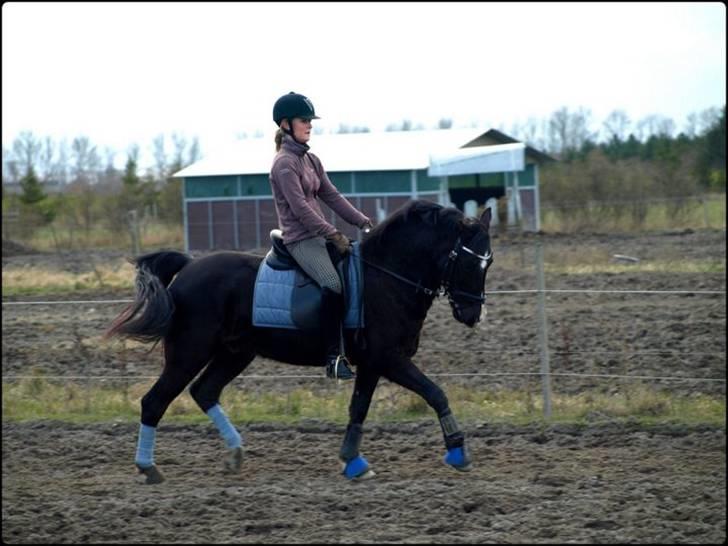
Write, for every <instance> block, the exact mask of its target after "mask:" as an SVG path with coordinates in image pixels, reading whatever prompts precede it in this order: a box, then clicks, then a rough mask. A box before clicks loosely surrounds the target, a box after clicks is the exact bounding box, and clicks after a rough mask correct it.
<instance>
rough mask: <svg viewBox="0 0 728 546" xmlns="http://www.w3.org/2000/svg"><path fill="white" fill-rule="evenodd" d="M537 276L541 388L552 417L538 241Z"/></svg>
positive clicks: (545, 411)
mask: <svg viewBox="0 0 728 546" xmlns="http://www.w3.org/2000/svg"><path fill="white" fill-rule="evenodd" d="M536 276H537V277H538V278H537V283H538V342H539V348H540V354H541V390H542V392H543V415H544V417H545V418H546V419H550V418H551V368H550V364H549V347H548V332H547V327H546V293H545V291H544V290H545V285H546V282H545V280H544V267H543V245H542V243H541V241H540V240H537V241H536Z"/></svg>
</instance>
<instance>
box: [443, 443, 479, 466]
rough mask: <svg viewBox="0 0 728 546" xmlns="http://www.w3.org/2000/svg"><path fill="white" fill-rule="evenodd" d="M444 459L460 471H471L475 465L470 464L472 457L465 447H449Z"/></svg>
mask: <svg viewBox="0 0 728 546" xmlns="http://www.w3.org/2000/svg"><path fill="white" fill-rule="evenodd" d="M444 461H445V464H447V465H450V466H452V467H453V468H454V469H455V470H459V471H460V472H470V471H471V470H472V469H473V465H472V464H470V457H469V456H468V454H467V451H466V450H465V448H464V447H454V448H452V449H448V450H447V454H446V455H445V458H444Z"/></svg>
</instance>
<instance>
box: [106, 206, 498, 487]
mask: <svg viewBox="0 0 728 546" xmlns="http://www.w3.org/2000/svg"><path fill="white" fill-rule="evenodd" d="M490 219H491V212H490V209H486V210H485V212H484V213H483V215H482V216H481V217H480V219H479V220H476V219H469V218H465V217H464V216H463V214H462V213H461V212H459V211H458V210H457V209H454V208H443V207H441V206H440V205H436V204H433V203H430V202H427V201H413V202H410V203H408V204H407V205H405V206H404V207H402V208H401V209H399V210H398V211H397V212H395V213H394V214H392V215H391V216H390V217H389V218H388V219H387V220H386V221H384V222H383V223H381V224H380V225H378V226H377V227H376V228H374V229H373V230H372V231H371V233H369V234H368V235H366V236H365V239H364V241H363V242H362V243H361V245H360V252H361V256H362V260H363V262H364V272H363V280H364V294H365V299H364V302H363V307H364V318H365V322H366V327H365V328H363V329H362V330H361V331H359V332H356V334H357V335H356V336H355V332H354V331H353V330H346V334H345V342H346V351H347V355H348V357H349V359H350V361H351V362H352V363H353V364H354V365H355V366H356V369H357V375H356V380H355V384H354V389H353V393H352V397H351V404H350V407H349V425H348V427H347V429H346V434H345V436H344V440H343V444H342V447H341V450H340V453H339V456H340V458H341V460H342V462H343V463H344V471H343V474H344V476H346V477H347V478H349V479H357V478H363V477H368V476H371V475H372V472H371V471H370V470H369V464H368V463H367V461H366V459H364V457H363V456H361V454H360V453H359V446H360V443H361V438H362V424H363V422H364V419H365V418H366V416H367V412H368V410H369V405H370V402H371V399H372V394H373V393H374V389H375V388H376V386H377V382H378V381H379V378H380V377H385V378H387V379H388V380H390V381H392V382H394V383H397V384H399V385H401V386H403V387H405V388H406V389H409V390H411V391H413V392H416V393H417V394H419V395H420V396H421V397H422V398H424V400H425V401H426V402H427V403H428V404H429V405H430V406H431V407H432V409H433V410H435V412H436V413H437V416H438V419H439V422H440V425H441V428H442V432H443V436H444V440H445V447H446V450H447V453H446V454H445V462H446V463H447V464H449V465H451V466H453V467H454V468H456V469H458V470H462V471H466V470H469V469H470V466H471V460H470V457H469V454H468V451H467V449H466V445H465V437H464V435H463V432H462V431H461V429H460V427H459V426H458V424H457V422H456V420H455V418H454V416H453V415H452V412H451V411H450V407H449V404H448V399H447V396H446V395H445V393H444V392H443V390H442V389H441V388H440V387H438V386H437V385H436V384H435V383H433V382H432V381H431V380H430V379H429V378H428V377H427V376H425V374H423V373H422V372H421V371H420V370H419V369H418V368H417V366H416V365H415V364H414V363H413V362H412V357H413V356H414V355H415V353H416V352H417V346H418V343H419V336H420V331H421V330H422V326H423V324H424V321H425V317H426V315H427V312H428V310H429V309H430V307H431V305H432V302H433V300H434V298H435V297H436V296H438V295H440V294H444V295H447V296H448V298H449V301H450V305H451V307H452V312H453V316H454V317H455V319H456V320H457V321H459V322H461V323H464V324H466V325H467V326H470V327H472V326H474V325H475V324H476V323H477V322H478V321H479V320H480V315H481V312H482V306H483V304H484V302H485V293H484V288H485V277H486V273H487V271H488V267H489V266H490V264H491V262H492V253H491V248H490V236H489V233H488V226H489V224H490ZM261 260H262V258H261V257H260V256H255V255H252V254H247V253H243V252H219V253H215V254H211V255H208V256H205V257H203V258H199V259H192V258H190V257H189V256H187V255H185V254H182V253H180V252H174V251H163V252H156V253H153V254H147V255H144V256H141V257H138V258H136V260H135V262H136V266H137V279H136V288H137V293H136V297H135V301H134V303H132V304H131V305H130V306H129V307H128V308H127V309H126V310H125V311H123V312H122V313H121V314H120V315H119V317H117V318H116V320H115V321H114V323H113V324H112V326H111V328H110V330H109V332H108V334H109V335H120V336H126V337H130V338H133V339H137V340H141V341H146V342H152V341H158V340H162V341H163V343H164V359H165V363H164V369H163V371H162V374H161V376H160V377H159V379H158V380H157V382H156V383H155V384H154V385H153V386H152V388H151V389H150V390H149V392H148V393H147V394H146V395H145V396H144V397H143V398H142V411H141V425H140V431H139V443H138V446H137V455H136V460H135V462H136V464H137V467H138V468H139V470H140V471H141V472H143V473H144V474H145V475H146V478H147V483H158V482H160V481H162V479H163V478H162V475H161V473H160V472H159V470H158V469H157V467H156V466H155V464H154V442H155V435H156V427H157V425H158V423H159V421H160V420H161V419H162V416H163V415H164V413H165V411H166V410H167V407H168V406H169V404H170V403H171V402H172V401H173V400H174V399H175V398H176V397H177V396H178V395H179V394H180V393H181V392H182V390H183V389H184V388H185V387H186V386H187V385H188V384H189V383H190V382H191V381H192V380H193V379H194V378H195V376H197V375H198V374H199V373H200V371H201V370H203V368H204V372H202V374H200V376H199V378H197V380H195V381H194V383H193V384H192V385H191V387H190V393H191V395H192V397H193V398H194V400H195V401H196V402H197V404H198V405H199V406H200V408H201V409H202V411H204V412H205V413H207V415H208V416H209V417H210V419H211V420H212V421H213V422H214V423H215V425H216V426H217V427H218V429H219V431H220V433H221V436H222V437H223V439H224V440H225V442H226V444H227V446H228V448H229V449H230V453H231V456H230V458H229V460H228V461H227V463H226V464H227V465H228V468H229V469H230V470H233V471H239V470H240V468H241V464H242V454H243V453H242V443H241V438H240V434H239V433H238V432H237V430H236V429H235V427H234V426H233V425H232V424H231V423H230V420H229V419H228V418H227V416H226V415H225V413H224V411H223V410H222V408H221V407H220V402H219V400H220V394H221V392H222V390H223V388H224V387H225V386H226V385H227V384H228V383H230V381H232V380H233V378H235V377H236V376H237V375H238V374H240V373H241V372H242V371H243V370H244V369H245V368H246V367H247V366H248V364H250V362H251V361H252V360H253V359H254V358H255V356H256V355H262V356H264V357H267V358H271V359H274V360H278V361H281V362H287V363H290V364H298V365H322V364H321V363H323V361H324V359H323V356H324V345H323V343H322V341H321V337H320V336H316V335H312V333H311V332H310V331H306V332H304V331H300V330H289V329H278V328H257V327H253V325H252V320H251V317H252V304H253V292H254V285H255V280H256V273H257V271H258V268H259V267H260V264H261ZM173 280H174V282H172V281H173Z"/></svg>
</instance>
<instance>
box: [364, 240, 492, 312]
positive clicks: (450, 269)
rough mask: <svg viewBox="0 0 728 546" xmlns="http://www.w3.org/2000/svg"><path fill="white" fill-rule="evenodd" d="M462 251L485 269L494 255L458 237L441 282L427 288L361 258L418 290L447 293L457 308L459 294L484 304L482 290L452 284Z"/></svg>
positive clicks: (435, 294) (460, 297) (466, 298)
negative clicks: (466, 289)
mask: <svg viewBox="0 0 728 546" xmlns="http://www.w3.org/2000/svg"><path fill="white" fill-rule="evenodd" d="M460 251H465V252H466V253H468V254H470V255H471V256H474V257H476V258H477V259H478V260H479V261H480V264H481V265H480V266H481V268H482V269H485V268H486V267H487V266H488V262H489V261H490V259H491V257H492V256H493V253H492V252H488V253H487V254H485V255H480V254H478V253H477V252H475V251H473V250H471V249H469V248H468V247H466V246H465V245H464V244H463V243H462V241H461V238H460V237H458V239H457V241H455V246H454V248H453V249H452V250H451V251H450V253H449V254H448V255H447V264H445V271H444V273H443V275H442V276H441V277H440V282H439V283H438V285H437V287H436V288H434V289H433V288H427V287H426V286H422V283H421V282H414V281H411V280H410V279H408V278H406V277H403V276H402V275H399V274H397V273H395V272H394V271H391V270H389V269H387V268H386V267H382V266H381V265H377V264H374V263H372V262H370V261H369V260H365V259H364V257H363V256H362V258H361V260H362V261H363V262H364V263H365V264H367V265H369V266H371V267H373V268H374V269H378V270H379V271H382V272H384V273H387V274H388V275H390V276H392V277H394V278H395V279H398V280H400V281H402V282H403V283H405V284H408V285H410V286H413V287H414V288H415V290H416V292H419V291H422V292H424V293H425V294H426V295H428V296H443V295H447V297H448V300H449V301H450V305H452V306H453V307H455V308H456V309H457V308H459V306H460V305H461V304H460V303H459V302H458V301H457V300H456V299H455V297H456V296H457V297H458V298H459V299H465V300H469V302H472V303H477V304H480V305H483V304H484V303H485V292H484V291H483V292H480V293H479V294H473V293H472V292H465V291H463V290H458V289H456V288H455V287H454V286H453V284H452V277H453V275H454V274H455V264H456V262H457V261H458V258H459V257H460Z"/></svg>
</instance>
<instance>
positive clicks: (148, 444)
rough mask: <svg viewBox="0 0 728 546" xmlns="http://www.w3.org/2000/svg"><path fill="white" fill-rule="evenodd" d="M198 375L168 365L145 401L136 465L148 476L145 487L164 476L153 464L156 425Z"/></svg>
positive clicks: (143, 400) (159, 481)
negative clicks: (170, 405)
mask: <svg viewBox="0 0 728 546" xmlns="http://www.w3.org/2000/svg"><path fill="white" fill-rule="evenodd" d="M202 365H204V363H203V364H202ZM202 365H201V366H200V368H201V367H202ZM197 372H199V368H198V369H197V370H194V371H192V370H177V369H175V368H172V367H170V366H169V364H166V365H165V368H164V371H163V372H162V375H161V376H160V377H159V379H157V382H156V383H154V385H153V386H152V388H151V389H150V390H149V392H147V394H145V395H144V397H143V398H142V422H141V424H140V426H139V440H138V443H137V452H136V457H135V459H134V462H135V463H136V466H137V468H138V469H139V472H141V473H142V474H144V475H145V476H146V478H147V481H146V483H148V484H154V483H161V482H163V481H164V477H163V476H162V473H161V472H159V470H158V469H157V467H156V465H155V464H154V442H155V439H156V434H157V425H158V424H159V421H161V419H162V416H163V415H164V413H165V412H166V411H167V408H168V407H169V404H171V403H172V401H173V400H174V399H175V398H177V396H179V394H180V393H181V392H182V391H183V390H184V388H185V387H186V386H187V384H188V383H189V382H190V381H192V379H193V378H194V377H195V375H196V374H197Z"/></svg>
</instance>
